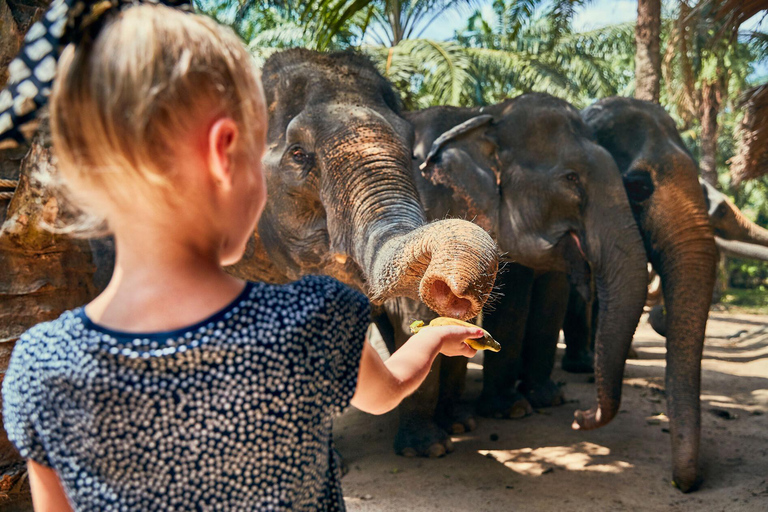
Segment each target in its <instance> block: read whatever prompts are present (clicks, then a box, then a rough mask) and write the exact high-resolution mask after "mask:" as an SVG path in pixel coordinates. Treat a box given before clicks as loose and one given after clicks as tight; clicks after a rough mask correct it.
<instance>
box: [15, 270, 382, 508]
mask: <svg viewBox="0 0 768 512" xmlns="http://www.w3.org/2000/svg"><path fill="white" fill-rule="evenodd" d="M369 322H370V306H369V304H368V301H367V299H366V298H365V296H363V295H361V294H359V293H357V292H355V291H353V290H351V289H349V288H347V287H346V286H344V285H342V284H340V283H339V282H337V281H335V280H333V279H331V278H328V277H317V276H311V277H306V278H304V279H302V280H300V281H297V282H295V283H292V284H289V285H284V286H274V285H267V284H263V283H249V284H248V285H247V286H246V288H245V290H244V291H243V293H242V294H241V295H240V296H239V297H238V298H237V299H236V300H235V301H234V302H233V303H232V304H230V305H229V306H228V307H227V308H225V309H224V310H222V311H220V312H219V313H217V314H215V315H214V316H212V317H210V318H209V319H207V320H205V321H203V322H200V323H199V324H196V325H194V326H192V327H190V328H188V329H184V330H178V331H172V332H165V333H153V334H128V333H121V332H117V331H113V330H110V329H106V328H103V327H101V326H98V325H95V324H94V323H93V322H91V321H90V320H89V319H88V317H87V316H86V315H85V313H84V311H83V309H82V308H80V309H76V310H74V311H69V312H66V313H64V314H63V315H62V316H61V317H59V318H58V319H57V320H54V321H52V322H47V323H44V324H40V325H38V326H36V327H34V328H32V329H30V330H29V331H27V332H26V333H24V335H22V337H21V339H20V340H19V342H18V343H17V345H16V348H15V349H14V352H13V356H12V358H11V363H10V366H9V368H8V372H7V374H6V377H5V380H4V383H3V414H4V420H5V428H6V430H7V432H8V437H9V439H10V440H11V441H12V442H13V443H14V445H15V446H16V447H17V448H18V450H19V452H20V453H21V455H22V456H23V457H25V458H28V459H32V460H35V461H37V462H39V463H42V464H45V465H47V466H50V467H53V468H54V469H55V470H56V471H57V472H58V474H59V475H60V477H61V480H62V483H63V484H64V488H65V490H66V492H67V495H68V497H69V498H70V501H71V503H72V504H73V506H74V507H75V509H76V510H79V511H100V512H107V511H123V510H142V511H153V510H158V511H159V510H162V511H168V510H211V511H213V510H232V511H235V510H343V509H344V502H343V498H342V493H341V487H340V483H339V478H340V474H339V468H338V467H337V466H338V465H337V461H336V460H335V457H334V453H333V442H332V438H331V426H332V419H333V415H334V414H337V413H339V412H341V411H342V410H344V409H345V408H346V407H347V406H348V405H349V401H350V399H351V398H352V395H353V394H354V391H355V386H356V383H357V371H358V367H359V364H360V357H361V353H362V348H363V344H364V339H365V331H366V328H367V326H368V323H369Z"/></svg>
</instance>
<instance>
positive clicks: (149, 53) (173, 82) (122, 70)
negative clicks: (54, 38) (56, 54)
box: [51, 4, 266, 225]
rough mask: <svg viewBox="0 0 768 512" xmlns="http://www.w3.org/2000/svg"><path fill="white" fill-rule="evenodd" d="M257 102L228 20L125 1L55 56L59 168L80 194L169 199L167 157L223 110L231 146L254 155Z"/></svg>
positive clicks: (260, 130)
mask: <svg viewBox="0 0 768 512" xmlns="http://www.w3.org/2000/svg"><path fill="white" fill-rule="evenodd" d="M264 101H265V100H264V95H263V92H262V88H261V81H260V79H259V76H258V72H257V71H256V68H255V65H254V63H253V60H252V58H251V56H250V55H249V54H248V52H247V50H246V49H245V47H244V46H243V44H242V43H241V41H240V40H239V39H238V38H237V36H235V34H234V33H233V32H232V31H231V30H230V29H229V28H226V27H222V26H220V25H218V24H217V23H216V22H214V21H212V20H210V19H208V18H206V17H203V16H199V15H194V14H187V13H183V12H180V11H177V10H174V9H171V8H168V7H165V6H162V5H150V4H145V5H138V6H135V7H130V8H128V9H126V10H124V11H122V12H120V13H118V14H117V15H115V16H114V17H113V18H112V19H110V20H109V21H108V22H107V23H106V25H105V26H104V27H103V28H101V30H100V31H99V33H98V36H97V37H96V38H95V39H94V40H92V41H84V42H83V43H81V44H78V45H76V46H70V47H68V48H67V49H66V50H65V51H64V53H63V54H62V56H61V59H60V60H59V70H58V74H57V78H56V81H55V83H54V87H53V91H52V97H51V131H52V135H53V143H54V150H55V155H56V157H57V160H58V167H59V170H60V172H61V173H62V175H63V177H64V181H65V185H66V184H69V185H70V187H74V186H77V187H78V188H79V189H81V190H84V191H85V192H86V194H85V195H86V196H87V195H88V194H89V193H105V194H106V197H107V198H108V200H110V201H117V202H124V204H130V203H131V202H132V201H135V199H136V194H137V193H138V194H140V195H143V196H145V197H147V198H148V199H150V200H152V201H156V200H158V199H162V200H164V202H165V203H166V204H169V203H170V204H172V203H173V190H174V186H175V183H174V180H173V176H172V174H171V170H172V169H174V161H173V160H174V156H175V155H176V154H177V151H178V150H179V146H180V145H181V144H183V143H184V142H188V140H185V138H186V137H188V136H189V134H190V133H191V132H192V130H194V129H199V128H200V123H205V122H210V121H212V120H213V119H214V118H213V116H227V117H231V118H232V119H233V120H235V122H236V123H237V124H238V127H239V131H240V135H239V137H238V144H237V149H238V155H248V156H252V152H254V151H256V150H257V148H259V147H260V145H261V144H262V141H263V137H264V135H265V133H264V132H265V130H266V119H265V110H264V108H265V107H264ZM158 196H159V197H158ZM81 198H82V195H81ZM86 199H87V197H86ZM126 201H127V202H126ZM86 202H87V201H86ZM85 209H86V210H88V207H87V205H85ZM89 213H91V214H93V213H98V212H93V211H90V212H89ZM89 224H90V225H93V223H92V222H91V223H89Z"/></svg>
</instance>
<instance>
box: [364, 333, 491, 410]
mask: <svg viewBox="0 0 768 512" xmlns="http://www.w3.org/2000/svg"><path fill="white" fill-rule="evenodd" d="M483 334H484V333H483V330H482V329H480V328H479V327H464V326H459V325H445V326H430V327H429V328H425V329H422V330H421V331H419V332H418V333H417V334H414V335H413V336H411V337H410V338H409V339H408V341H406V342H405V343H404V344H403V346H402V347H400V348H399V349H398V350H396V351H395V353H394V354H392V356H391V357H390V358H389V359H387V360H386V362H385V361H382V360H381V357H379V354H378V353H377V352H376V351H375V350H374V349H373V347H372V346H371V344H370V343H369V342H368V340H366V341H365V346H364V347H363V357H362V361H361V362H360V371H359V373H358V377H357V388H356V389H355V396H353V397H352V405H354V406H355V407H357V408H358V409H360V410H362V411H365V412H368V413H371V414H384V413H385V412H388V411H391V410H392V409H394V408H395V407H397V405H398V404H399V403H400V402H401V401H402V400H403V398H405V397H407V396H408V395H410V394H411V393H413V392H414V391H416V389H417V388H418V387H419V385H421V383H422V382H424V379H425V378H426V377H427V374H428V373H429V369H430V367H431V366H432V362H433V361H434V360H435V357H437V355H438V354H444V355H446V356H465V357H472V356H473V355H475V353H476V352H477V351H476V350H475V349H473V348H471V347H470V346H469V345H467V344H466V343H464V340H466V339H467V338H481V337H482V336H483Z"/></svg>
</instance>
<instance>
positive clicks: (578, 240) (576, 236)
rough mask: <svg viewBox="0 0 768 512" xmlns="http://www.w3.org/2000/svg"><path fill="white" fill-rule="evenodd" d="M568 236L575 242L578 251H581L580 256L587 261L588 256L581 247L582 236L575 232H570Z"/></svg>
mask: <svg viewBox="0 0 768 512" xmlns="http://www.w3.org/2000/svg"><path fill="white" fill-rule="evenodd" d="M566 236H570V237H571V240H573V243H574V244H575V245H576V249H577V250H578V251H579V254H581V257H582V258H584V259H585V260H586V259H587V255H586V254H585V253H584V248H583V247H582V245H581V236H580V235H579V233H577V232H576V231H574V230H570V231H568V232H567V233H566Z"/></svg>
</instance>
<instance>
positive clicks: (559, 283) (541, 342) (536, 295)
mask: <svg viewBox="0 0 768 512" xmlns="http://www.w3.org/2000/svg"><path fill="white" fill-rule="evenodd" d="M569 290H570V285H569V284H568V277H567V276H566V274H565V273H564V272H546V273H543V274H541V275H539V276H537V277H536V280H535V281H534V283H533V289H532V291H531V303H530V309H529V310H528V321H527V322H526V324H525V338H524V340H523V356H522V359H523V364H522V375H521V382H520V385H519V386H518V389H519V390H520V392H522V393H523V396H525V398H526V399H528V402H530V404H531V406H532V407H536V408H539V407H551V406H555V405H562V404H563V402H564V401H565V397H564V395H563V391H562V390H561V389H560V386H558V385H557V384H555V382H553V381H552V379H551V376H552V368H554V366H555V354H556V352H557V340H558V339H559V338H560V328H561V327H562V325H563V319H564V318H565V312H566V310H567V309H568V295H569Z"/></svg>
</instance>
